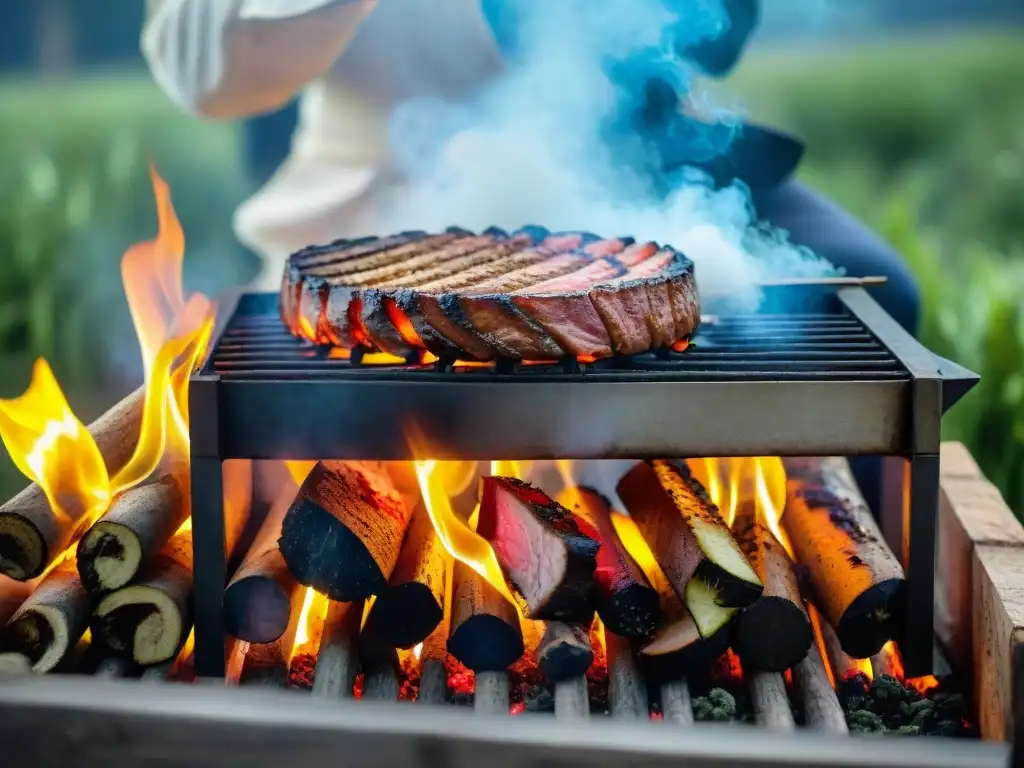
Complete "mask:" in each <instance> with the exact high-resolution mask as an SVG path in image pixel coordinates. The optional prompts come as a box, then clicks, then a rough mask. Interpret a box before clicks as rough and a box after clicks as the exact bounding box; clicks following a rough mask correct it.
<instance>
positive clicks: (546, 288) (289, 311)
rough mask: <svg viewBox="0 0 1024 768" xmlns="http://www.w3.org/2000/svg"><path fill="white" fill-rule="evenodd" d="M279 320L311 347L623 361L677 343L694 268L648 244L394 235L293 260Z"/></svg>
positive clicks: (688, 327)
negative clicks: (623, 357) (619, 358)
mask: <svg viewBox="0 0 1024 768" xmlns="http://www.w3.org/2000/svg"><path fill="white" fill-rule="evenodd" d="M281 316H282V319H283V320H284V322H285V325H287V326H288V328H289V329H291V331H292V332H293V333H294V334H296V335H297V336H300V337H302V338H305V339H308V340H310V341H312V342H314V343H316V344H332V345H335V346H340V347H345V348H349V349H351V348H355V347H364V348H366V349H371V350H373V349H375V350H380V351H382V352H388V353H390V354H393V355H399V356H403V357H404V356H408V355H410V354H411V353H415V352H417V351H418V350H427V351H429V352H431V353H433V354H434V355H437V356H438V357H445V358H460V359H469V360H493V359H495V358H511V359H518V360H523V359H526V360H557V359H560V358H562V357H565V356H588V357H607V356H609V355H613V354H625V355H632V354H638V353H641V352H646V351H648V350H651V349H657V348H662V347H668V346H671V344H672V343H673V342H675V341H677V340H680V339H686V338H689V337H690V336H691V335H692V334H693V333H694V331H695V330H696V327H697V323H698V321H699V317H700V301H699V299H698V296H697V288H696V284H695V282H694V277H693V263H692V262H691V261H690V260H689V259H688V258H686V257H685V256H684V255H682V254H681V253H678V252H677V251H675V250H673V249H672V248H670V247H667V246H658V245H657V244H656V243H635V242H633V241H632V240H631V239H627V238H612V239H604V240H602V239H600V238H598V237H596V236H595V235H590V234H586V233H559V234H552V233H549V232H548V231H547V230H545V229H543V228H540V227H525V228H523V229H520V230H517V231H515V232H512V233H511V234H509V233H506V232H504V231H502V230H499V229H495V228H491V229H488V230H486V231H484V232H483V233H481V234H479V235H477V234H474V233H472V232H468V231H466V230H463V229H459V228H454V227H453V228H451V229H449V230H448V231H446V232H443V233H441V234H436V235H431V234H427V233H425V232H403V233H401V234H398V235H393V236H391V237H385V238H364V239H361V240H339V241H337V242H334V243H331V244H330V245H326V246H315V247H310V248H306V249H304V250H302V251H299V252H298V253H295V254H293V255H292V256H291V257H290V258H289V260H288V265H287V267H286V269H285V274H284V280H283V282H282V285H281Z"/></svg>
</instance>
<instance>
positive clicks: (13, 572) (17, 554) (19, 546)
mask: <svg viewBox="0 0 1024 768" xmlns="http://www.w3.org/2000/svg"><path fill="white" fill-rule="evenodd" d="M46 558H47V546H46V542H45V540H44V539H43V535H42V533H40V531H39V529H38V528H37V527H36V526H35V525H33V524H32V522H31V521H30V520H28V519H26V518H24V517H22V516H21V515H18V514H13V513H12V514H4V515H0V573H2V574H3V575H5V576H9V577H11V578H12V579H16V580H17V581H26V580H27V579H32V578H35V577H36V576H38V575H39V574H40V573H42V571H43V568H44V567H45V566H46Z"/></svg>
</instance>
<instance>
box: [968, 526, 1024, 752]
mask: <svg viewBox="0 0 1024 768" xmlns="http://www.w3.org/2000/svg"><path fill="white" fill-rule="evenodd" d="M973 580H974V623H973V633H974V662H975V665H974V696H975V701H976V702H977V703H978V727H979V729H980V731H981V735H982V738H985V739H994V740H999V741H1004V740H1006V739H1007V738H1008V737H1009V735H1010V734H1011V733H1012V726H1011V724H1010V720H1011V715H1012V712H1011V710H1012V702H1013V696H1012V693H1013V674H1012V671H1013V664H1012V661H1013V656H1014V652H1015V650H1016V649H1017V648H1019V647H1020V646H1021V645H1024V548H1021V547H1000V546H992V545H987V544H982V545H979V546H977V547H976V548H975V550H974V575H973Z"/></svg>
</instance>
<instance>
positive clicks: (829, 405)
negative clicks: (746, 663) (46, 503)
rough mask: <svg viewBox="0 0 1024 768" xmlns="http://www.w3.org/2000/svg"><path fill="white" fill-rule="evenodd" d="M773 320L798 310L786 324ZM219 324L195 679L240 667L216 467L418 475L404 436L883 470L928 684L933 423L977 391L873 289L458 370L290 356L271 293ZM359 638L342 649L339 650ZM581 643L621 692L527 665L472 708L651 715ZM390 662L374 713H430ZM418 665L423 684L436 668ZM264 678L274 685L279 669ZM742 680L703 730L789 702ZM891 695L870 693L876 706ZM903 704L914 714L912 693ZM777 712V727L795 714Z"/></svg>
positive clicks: (581, 454) (456, 450)
mask: <svg viewBox="0 0 1024 768" xmlns="http://www.w3.org/2000/svg"><path fill="white" fill-rule="evenodd" d="M783 291H785V295H783ZM777 306H787V307H792V306H799V307H801V309H800V310H799V311H796V312H793V311H787V312H776V311H773V309H772V308H773V307H777ZM220 317H221V318H222V320H221V322H220V326H219V328H218V329H217V331H216V336H215V340H214V344H213V351H212V353H211V354H210V356H209V358H208V361H207V362H206V364H205V366H204V367H203V368H202V370H201V371H200V372H199V373H198V374H197V375H195V376H194V377H193V380H192V383H191V396H190V400H191V412H192V494H193V509H194V510H195V514H194V523H193V524H194V542H195V574H194V578H195V626H196V647H195V671H196V672H197V673H198V674H200V675H204V676H211V675H212V676H218V675H222V674H224V673H225V671H226V669H227V666H226V665H227V664H229V663H230V659H227V660H226V659H225V653H224V648H225V645H224V641H225V637H226V632H225V626H224V597H223V595H224V590H223V587H222V585H223V584H224V583H225V580H226V576H227V572H228V571H227V557H226V555H225V551H224V546H223V542H224V538H225V522H224V519H225V518H224V514H223V512H222V505H223V499H224V484H223V475H222V467H223V463H224V462H225V461H228V460H231V459H283V460H312V461H317V460H323V459H334V460H360V459H362V460H379V461H407V460H411V459H413V458H415V457H414V455H413V454H412V452H411V447H410V440H409V427H410V425H415V428H416V430H417V433H418V434H419V435H420V436H421V438H422V439H423V441H424V442H425V444H426V445H429V446H430V448H431V456H432V457H433V458H435V459H438V460H444V459H459V460H478V461H484V460H495V459H508V460H545V459H551V460H553V459H564V458H572V459H626V458H629V459H656V458H663V457H666V456H672V457H678V456H718V457H742V456H766V455H772V456H782V457H801V456H857V455H884V456H886V457H887V458H886V459H885V475H886V478H885V486H886V488H887V489H890V490H891V491H892V492H889V493H887V494H886V498H885V499H884V508H883V510H882V514H881V529H882V532H883V534H884V538H885V540H886V541H887V542H888V543H889V545H890V547H891V549H892V551H893V552H895V553H896V556H897V558H898V560H899V561H900V564H901V565H902V569H903V571H904V572H905V579H906V583H905V593H904V595H903V596H902V597H901V599H900V611H899V613H900V617H899V618H900V620H901V625H900V626H899V627H898V628H896V629H894V630H893V636H894V637H896V638H897V639H898V643H899V650H900V651H901V653H902V663H903V665H905V670H904V673H905V675H906V676H907V677H910V678H915V677H920V676H923V675H930V674H932V673H933V671H934V669H933V653H934V637H933V634H932V631H931V627H932V625H933V621H932V611H933V589H934V580H933V572H934V567H935V538H936V514H937V512H936V510H937V504H938V452H939V435H940V420H941V414H942V413H943V412H944V411H945V410H946V409H948V408H949V407H950V406H951V405H952V404H954V403H955V402H956V401H957V400H958V399H959V398H960V397H962V395H963V394H964V393H965V392H966V391H967V390H968V389H970V387H971V386H973V384H974V383H975V382H976V377H975V376H974V375H973V374H971V373H969V372H967V371H965V370H963V369H961V368H959V367H958V366H956V365H954V364H952V363H949V362H948V361H945V360H942V359H941V358H937V357H936V356H934V355H933V354H932V353H930V352H929V351H928V350H926V349H925V348H923V347H922V346H921V345H920V344H919V343H918V342H917V341H915V340H914V339H913V338H912V337H911V336H909V335H908V334H907V333H906V332H905V331H904V330H903V329H902V328H900V327H899V326H898V325H897V324H896V323H895V322H894V321H893V320H892V318H891V317H889V316H888V315H887V314H886V313H885V312H884V311H883V310H882V309H881V308H880V307H879V306H878V305H877V303H876V302H875V301H874V300H873V299H872V298H871V297H870V295H869V294H868V292H867V291H865V289H864V288H862V287H842V288H839V289H838V290H835V289H828V288H826V289H822V288H821V287H804V288H789V289H779V290H778V291H770V292H769V296H768V298H767V301H766V302H765V309H764V310H763V311H762V312H761V313H759V314H754V315H730V314H721V315H718V316H712V317H710V318H705V321H704V322H703V324H702V326H701V328H700V331H699V333H698V334H697V335H696V336H695V337H694V338H693V339H691V344H690V346H689V347H688V348H686V349H685V350H684V351H674V350H673V351H662V352H659V353H650V354H645V355H639V356H634V357H629V358H614V357H613V358H609V359H604V360H598V361H593V362H581V361H579V360H575V359H574V360H565V361H562V362H558V363H551V364H543V365H536V364H528V363H513V362H505V361H498V362H497V363H495V364H493V365H490V366H481V365H464V364H459V363H458V362H457V361H453V360H431V361H430V362H425V361H424V360H423V359H422V358H419V357H414V358H410V359H408V360H405V361H401V362H395V361H392V362H389V363H384V364H381V361H380V360H379V359H375V356H374V355H372V354H367V355H363V356H361V355H360V354H359V353H358V352H357V353H355V354H352V355H348V354H339V353H338V351H336V350H330V349H323V348H317V347H314V346H312V345H309V344H307V343H305V342H301V341H299V340H297V339H295V338H294V337H293V336H292V335H291V334H290V333H289V332H288V331H287V330H286V328H285V327H284V326H283V324H282V323H281V321H280V319H279V316H278V313H277V296H276V295H270V294H239V295H237V296H235V297H233V298H232V299H231V300H230V301H229V302H228V303H227V304H226V305H224V306H223V309H222V312H221V315H220ZM333 621H334V623H333V624H332V621H331V618H330V617H329V619H328V622H327V627H328V630H327V631H328V634H330V633H332V632H335V631H337V632H341V631H342V630H341V629H338V626H340V624H341V623H343V622H342V619H341V617H340V616H334V617H333ZM349 621H350V622H351V621H352V619H351V618H350V619H349ZM348 631H349V632H351V631H352V630H351V628H349V630H348ZM591 634H592V633H591ZM592 639H593V638H584V640H588V641H589V640H592ZM349 641H350V639H349V640H345V639H339V640H337V642H338V643H340V644H341V646H344V645H345V643H347V642H349ZM571 641H572V639H571V638H569V639H567V640H566V643H567V644H569V645H571ZM332 643H333V641H331V640H328V639H327V638H325V645H324V646H321V647H322V648H323V647H326V648H328V649H333V648H334V645H333V644H332ZM586 644H588V645H590V646H597V645H602V646H605V647H607V648H608V653H609V655H610V658H609V661H608V663H607V665H606V667H605V668H606V669H607V673H608V675H609V676H610V677H611V679H612V681H613V682H612V683H611V684H610V685H609V686H608V688H607V690H608V691H613V692H614V693H610V694H609V693H607V692H606V693H600V692H599V691H600V689H601V684H600V683H595V681H594V680H590V681H589V684H588V686H587V691H586V692H585V691H584V689H583V687H582V682H581V681H580V680H579V679H577V680H575V681H574V684H575V685H577V686H578V687H577V688H576V689H575V690H574V691H572V692H569V691H567V690H560V689H559V688H558V686H557V685H556V686H554V687H551V686H545V685H544V684H542V682H540V681H539V680H538V679H534V677H532V675H534V673H535V672H536V669H535V668H534V670H533V671H530V670H529V669H521V670H520V671H519V672H518V673H517V674H518V677H516V676H513V681H512V683H511V686H512V687H511V691H509V689H508V685H509V682H508V680H509V677H508V675H507V674H505V673H504V672H502V673H501V674H499V675H497V676H494V675H491V674H490V671H488V672H486V673H484V675H483V679H481V676H480V675H477V676H476V681H475V685H476V693H475V696H476V698H477V701H478V702H479V700H480V699H481V685H483V691H484V692H485V693H484V694H483V698H488V697H490V698H492V699H496V700H498V701H503V702H508V701H511V703H512V705H513V707H519V708H542V709H543V708H549V709H550V708H552V707H554V708H557V707H558V702H559V699H562V700H563V701H569V700H570V699H572V701H573V702H574V703H572V704H571V705H570V704H565V706H567V707H572V708H595V709H600V708H601V707H605V706H607V707H610V708H612V709H613V711H614V709H615V708H616V707H618V708H620V709H621V707H622V706H626V705H624V704H622V702H621V701H619V704H617V705H615V706H612V705H611V704H610V703H609V702H608V701H607V700H606V698H605V697H607V696H609V695H610V696H611V698H612V699H613V700H620V699H622V697H625V698H626V699H629V698H630V697H632V699H633V700H632V703H631V704H629V705H628V707H629V708H631V709H632V710H634V712H635V713H641V711H642V713H643V714H646V713H647V711H648V701H647V699H646V694H644V696H643V697H641V696H640V694H639V693H638V691H639V690H640V689H636V690H632V686H633V683H636V682H638V681H642V676H639V673H638V672H637V671H636V669H635V659H634V658H632V657H631V655H630V651H629V649H628V648H626V649H625V650H622V649H618V648H616V646H615V641H614V640H613V641H612V642H611V643H604V642H589V643H586ZM421 652H422V650H421ZM331 654H333V656H331V658H333V659H334V661H332V662H331V664H334V665H337V664H339V663H341V664H342V668H344V669H347V667H345V664H344V663H342V662H338V661H337V658H338V652H336V651H334V650H332V651H331V653H330V654H328V655H329V656H330V655H331ZM342 655H343V654H342ZM383 656H384V658H383V660H382V661H380V662H379V663H377V664H376V669H377V672H379V675H378V676H376V677H375V675H376V674H377V672H374V671H373V669H371V668H368V673H367V675H364V676H363V678H362V683H361V684H362V686H363V687H362V691H363V695H364V696H366V695H370V696H371V697H372V696H381V695H382V696H384V697H385V698H397V697H399V696H400V695H404V696H408V695H409V694H410V693H411V691H412V690H414V689H417V688H418V689H419V691H420V694H419V695H420V697H421V698H423V697H426V698H428V699H429V698H430V697H432V696H435V695H440V694H436V693H429V692H427V691H434V690H435V686H436V685H437V683H436V682H434V683H431V684H430V685H428V686H426V687H425V688H424V687H423V684H422V683H421V682H417V680H416V678H417V674H416V670H415V669H414V667H415V666H416V665H412V667H410V662H409V658H408V656H407V655H406V656H403V658H402V659H401V660H399V659H398V657H397V656H394V655H393V654H388V653H385V654H383ZM619 656H622V659H621V660H619V661H616V659H617V658H619ZM437 657H438V658H442V657H443V654H437ZM724 658H725V659H726V660H728V658H729V657H728V656H727V657H724ZM424 659H426V661H425V662H424V664H423V669H424V670H425V669H427V668H428V666H429V665H428V664H427V663H426V662H427V661H429V658H428V657H424ZM435 660H436V659H435ZM236 662H237V660H236ZM832 662H833V666H835V663H836V662H835V659H833V660H832ZM321 663H324V662H323V652H321ZM352 663H354V662H352ZM876 663H877V662H876ZM258 666H259V665H257V667H258ZM270 666H271V667H274V668H275V669H276V670H277V671H276V672H275V673H274V674H278V673H279V670H280V664H279V663H277V664H276V666H275V664H273V663H272V664H271V665H270ZM372 666H373V665H370V667H372ZM298 667H299V669H304V670H305V671H304V672H302V671H296V669H293V670H292V682H293V684H304V683H302V681H308V679H309V678H310V674H309V673H310V672H311V667H312V661H311V660H310V659H308V658H307V659H306V662H305V666H303V664H301V663H300V664H299V665H298ZM729 668H730V667H729V664H728V663H726V664H724V666H723V664H722V663H721V662H720V663H719V664H718V666H717V669H718V671H717V672H716V673H714V675H713V674H712V673H711V671H710V667H709V672H708V675H705V678H706V679H705V681H704V682H703V683H699V682H694V686H695V687H694V693H700V694H701V698H699V699H697V711H698V712H705V711H706V713H707V717H708V718H709V719H714V718H716V717H723V716H724V714H723V713H733V714H735V713H736V712H739V713H740V715H742V713H743V712H744V711H746V712H747V713H756V710H757V706H761V707H769V708H770V707H771V704H770V702H771V701H772V698H773V696H774V697H776V698H777V697H778V696H780V695H781V696H782V697H783V698H785V687H784V686H783V687H782V689H781V693H780V691H779V688H778V681H773V684H774V690H773V685H768V687H767V689H766V691H765V692H763V693H760V694H758V695H756V696H755V697H754V700H755V701H754V703H753V704H751V703H750V702H751V701H752V700H751V699H750V698H748V697H747V696H746V695H740V696H739V697H738V698H737V696H736V695H735V691H734V692H733V693H732V694H728V693H726V692H727V691H728V689H729V682H730V680H733V682H735V679H736V675H735V674H733V675H732V677H730V672H729ZM353 669H354V667H353ZM403 670H405V671H404V672H403ZM410 670H412V671H411V672H410ZM235 671H236V672H237V673H238V674H243V673H242V672H241V671H240V669H236V670H235ZM339 674H340V673H339V672H338V671H337V669H335V670H334V671H333V672H332V674H331V682H330V683H329V684H330V685H332V686H336V685H339V683H338V682H337V681H338V679H339V678H338V675H339ZM345 674H346V675H348V674H350V673H349V672H345ZM351 674H352V675H354V671H353V672H351ZM616 675H618V677H616ZM715 675H717V678H716V677H715ZM381 676H382V677H381ZM260 677H261V675H260V674H259V673H257V674H256V678H257V679H259V678H260ZM470 677H472V675H471V674H470ZM466 679H467V678H465V677H463V678H460V677H459V673H458V672H457V671H456V672H452V671H451V670H449V674H448V676H447V677H446V678H445V679H444V682H445V685H447V684H449V683H450V684H451V685H452V686H453V687H454V688H455V690H456V697H458V695H459V694H460V693H461V694H462V695H463V697H465V696H468V695H469V694H470V690H471V688H472V686H471V685H469V684H468V683H465V680H466ZM460 680H463V683H459V681H460ZM716 680H718V682H720V683H721V685H719V686H716V685H715V684H714V683H715V681H716ZM779 680H782V677H781V676H779ZM852 680H853V682H851V683H849V684H844V686H845V687H842V688H841V693H842V696H843V697H845V699H847V700H848V699H849V698H850V697H854V698H856V697H864V696H866V695H870V694H869V692H868V690H867V689H866V688H865V689H863V690H862V688H864V687H865V686H867V685H868V683H867V681H866V679H865V678H857V677H853V678H852ZM503 681H504V682H503ZM791 682H792V681H791ZM797 682H798V683H799V681H797ZM327 684H328V683H323V682H321V685H327ZM884 684H885V683H884V682H883V681H882V680H880V679H876V681H875V682H874V683H873V685H874V686H875V688H876V689H877V688H878V686H879V685H884ZM850 686H853V687H852V688H851V687H850ZM684 688H685V686H684ZM631 690H632V692H630V691H631ZM744 690H746V689H744ZM904 690H908V689H904ZM488 692H489V693H488ZM648 693H650V691H648ZM585 694H586V695H585ZM686 695H687V696H689V693H688V692H687V693H686ZM906 695H907V696H908V697H909V699H914V694H913V692H907V693H906ZM682 696H683V694H682V693H681V692H679V691H674V690H673V689H672V688H671V687H669V688H668V689H666V688H665V687H662V689H661V691H660V701H659V697H658V696H652V697H651V701H652V702H653V703H654V704H655V707H656V711H663V713H664V714H666V715H671V713H675V712H679V711H682V710H684V709H685V708H686V707H685V706H684V704H682V703H681V702H682V701H684V699H683V698H682ZM883 697H884V693H883ZM641 698H642V699H643V702H642V703H641ZM918 698H920V697H918ZM587 701H589V703H586V702H587ZM757 701H760V705H758V704H757ZM744 702H746V703H744ZM777 703H778V702H777V701H776V712H777V713H778V712H782V710H781V709H780V708H778V706H777ZM804 703H805V704H806V703H807V702H806V701H805V702H804ZM844 703H846V702H845V701H844ZM854 703H856V701H855V702H854ZM903 703H904V704H906V705H907V706H915V703H914V701H911V700H908V701H906V702H903ZM478 706H481V705H479V704H478ZM483 706H486V705H483ZM505 706H507V704H506V705H505ZM916 706H919V707H924V705H916ZM658 707H661V708H662V709H661V710H658V709H657V708H658ZM499 708H500V707H499ZM802 708H803V705H801V706H800V707H798V710H799V709H802ZM787 712H788V706H787ZM779 716H781V717H783V718H785V717H786V715H785V714H781V715H779ZM799 716H803V715H799ZM770 717H771V716H770V715H769V714H763V713H762V715H761V718H762V719H764V718H768V719H770ZM869 720H870V718H869ZM954 720H955V718H954ZM908 722H909V721H908ZM934 722H937V721H934ZM934 722H933V724H934ZM892 724H893V723H892V722H890V725H892ZM869 725H870V723H869Z"/></svg>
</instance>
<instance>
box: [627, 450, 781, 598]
mask: <svg viewBox="0 0 1024 768" xmlns="http://www.w3.org/2000/svg"><path fill="white" fill-rule="evenodd" d="M617 490H618V494H619V497H620V498H621V499H622V501H623V503H624V504H625V505H626V509H627V510H628V511H629V513H630V516H632V518H633V519H634V520H635V521H636V524H637V526H638V527H639V528H640V532H641V534H643V537H644V539H645V540H646V541H647V544H648V546H650V548H651V551H652V552H654V556H655V559H656V560H657V561H658V565H659V566H660V567H661V569H662V571H664V573H665V575H666V576H667V577H668V580H669V582H670V583H671V584H672V586H673V587H674V588H675V590H676V592H677V593H679V594H683V593H684V592H685V590H686V585H687V584H688V583H689V582H690V578H691V577H692V576H694V575H695V574H696V575H699V576H702V577H704V579H705V580H706V581H707V582H708V583H710V584H715V585H716V588H717V591H718V599H719V600H720V601H721V603H722V605H724V606H729V607H735V608H742V607H744V606H747V605H750V604H751V603H752V602H754V600H756V599H757V598H758V597H759V596H760V595H761V592H762V591H763V589H764V586H763V584H762V583H761V580H760V579H759V578H758V576H757V574H756V573H755V572H754V569H753V568H752V567H751V566H750V563H749V562H748V560H747V558H746V556H745V555H744V554H743V551H742V550H741V549H740V547H739V545H738V544H737V543H736V540H735V539H734V538H733V536H732V533H731V532H730V531H729V528H728V526H727V525H726V524H725V521H724V520H723V519H722V516H721V515H720V514H719V512H718V508H717V507H716V506H715V505H714V504H713V503H712V501H711V499H710V497H709V496H708V494H707V492H706V491H705V490H704V488H703V487H702V486H701V484H700V483H699V482H698V481H697V479H696V478H694V477H693V476H692V475H691V474H690V470H689V468H687V466H686V465H685V464H684V463H679V462H670V461H653V462H641V463H639V464H637V465H636V466H635V467H633V469H631V470H630V471H629V472H628V473H627V474H626V475H625V476H624V477H623V478H622V479H621V480H620V481H619V484H618V488H617Z"/></svg>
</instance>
